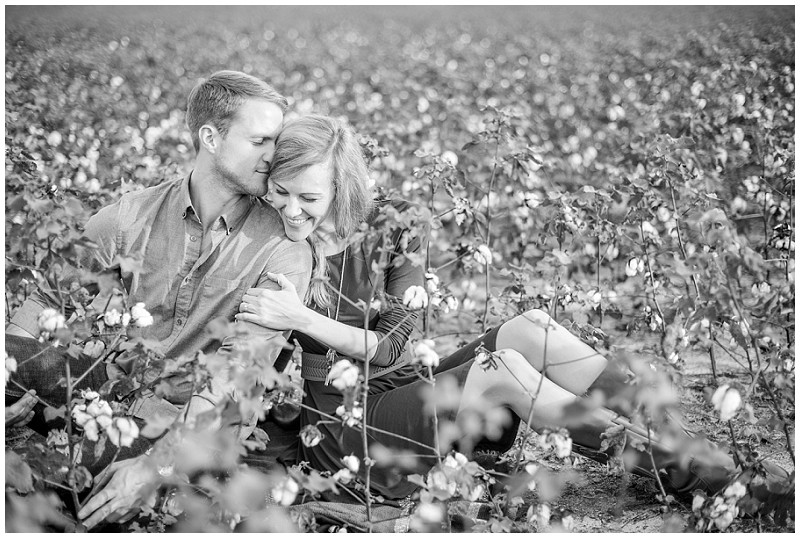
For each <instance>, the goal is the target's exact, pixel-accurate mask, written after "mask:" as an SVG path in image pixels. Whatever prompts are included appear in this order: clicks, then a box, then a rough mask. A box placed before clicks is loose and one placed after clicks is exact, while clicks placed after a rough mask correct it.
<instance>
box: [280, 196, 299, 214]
mask: <svg viewBox="0 0 800 538" xmlns="http://www.w3.org/2000/svg"><path fill="white" fill-rule="evenodd" d="M283 212H284V213H286V216H287V217H296V216H298V215H300V213H301V212H302V209H301V208H300V203H299V202H298V201H297V200H296V199H294V198H289V200H288V201H287V202H286V207H284V208H283Z"/></svg>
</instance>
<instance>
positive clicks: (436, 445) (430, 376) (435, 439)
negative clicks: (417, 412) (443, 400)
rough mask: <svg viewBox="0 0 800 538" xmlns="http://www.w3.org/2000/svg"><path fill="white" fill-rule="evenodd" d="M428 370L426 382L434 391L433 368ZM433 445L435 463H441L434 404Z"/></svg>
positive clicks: (437, 422) (437, 421) (437, 420)
mask: <svg viewBox="0 0 800 538" xmlns="http://www.w3.org/2000/svg"><path fill="white" fill-rule="evenodd" d="M427 368H428V382H429V383H430V384H431V386H432V387H434V389H435V388H436V379H434V377H433V368H431V367H430V366H428V367H427ZM433 444H434V448H435V450H436V461H438V462H439V463H442V445H441V444H440V442H439V417H438V415H437V413H436V403H435V402H434V406H433Z"/></svg>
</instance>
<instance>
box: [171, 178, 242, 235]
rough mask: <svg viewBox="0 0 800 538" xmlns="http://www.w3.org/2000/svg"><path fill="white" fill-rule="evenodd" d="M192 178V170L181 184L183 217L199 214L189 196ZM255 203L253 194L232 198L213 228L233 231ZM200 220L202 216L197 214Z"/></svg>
mask: <svg viewBox="0 0 800 538" xmlns="http://www.w3.org/2000/svg"><path fill="white" fill-rule="evenodd" d="M191 179H192V174H191V172H190V173H189V175H188V176H187V177H186V179H185V180H184V181H183V182H182V184H181V200H182V202H181V209H182V211H183V214H182V215H181V218H184V219H185V218H186V217H187V216H189V215H191V214H194V215H195V216H197V211H196V210H195V208H194V206H193V205H192V197H191V196H189V181H190V180H191ZM254 204H255V199H254V198H253V197H252V196H240V197H238V198H236V199H235V200H232V201H231V202H230V203H229V204H228V205H227V206H226V207H225V208H224V209H223V211H222V214H221V215H220V216H219V220H218V221H217V222H216V223H214V226H212V229H213V230H218V229H224V230H225V233H226V234H230V233H231V232H233V231H234V230H235V229H236V228H237V227H238V226H239V225H240V224H241V223H242V221H243V220H244V218H245V217H246V216H247V214H248V213H250V209H251V208H252V207H253V205H254ZM197 219H198V221H199V219H200V217H199V216H197Z"/></svg>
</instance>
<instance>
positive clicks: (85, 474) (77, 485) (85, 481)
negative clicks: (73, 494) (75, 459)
mask: <svg viewBox="0 0 800 538" xmlns="http://www.w3.org/2000/svg"><path fill="white" fill-rule="evenodd" d="M67 480H68V482H69V485H70V487H71V488H72V489H74V490H75V491H83V490H85V489H86V488H88V487H89V486H91V485H92V473H90V472H89V469H87V468H86V467H84V466H83V465H81V466H78V467H75V468H74V469H73V470H72V471H70V473H69V475H67Z"/></svg>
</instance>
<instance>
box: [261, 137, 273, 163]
mask: <svg viewBox="0 0 800 538" xmlns="http://www.w3.org/2000/svg"><path fill="white" fill-rule="evenodd" d="M274 156H275V142H268V143H267V144H265V148H264V154H263V155H261V159H262V160H263V161H264V162H265V163H267V164H271V163H272V157H274Z"/></svg>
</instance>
